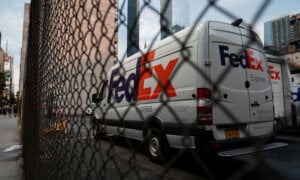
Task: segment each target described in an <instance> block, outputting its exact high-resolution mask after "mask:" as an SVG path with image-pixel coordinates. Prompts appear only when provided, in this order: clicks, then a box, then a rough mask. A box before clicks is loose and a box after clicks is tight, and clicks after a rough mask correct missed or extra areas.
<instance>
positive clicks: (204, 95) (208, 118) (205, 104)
mask: <svg viewBox="0 0 300 180" xmlns="http://www.w3.org/2000/svg"><path fill="white" fill-rule="evenodd" d="M211 104H212V103H211V90H210V89H208V88H198V89H197V122H198V124H199V125H212V106H211Z"/></svg>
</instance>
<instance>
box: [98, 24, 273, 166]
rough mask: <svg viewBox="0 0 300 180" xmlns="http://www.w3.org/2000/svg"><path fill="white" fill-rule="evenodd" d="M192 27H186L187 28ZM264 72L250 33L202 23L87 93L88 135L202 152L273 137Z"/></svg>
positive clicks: (158, 155)
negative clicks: (89, 98)
mask: <svg viewBox="0 0 300 180" xmlns="http://www.w3.org/2000/svg"><path fill="white" fill-rule="evenodd" d="M192 28H193V29H192ZM269 77H270V75H269V73H268V68H267V64H266V58H265V55H264V51H263V46H262V44H261V41H260V40H259V38H258V36H257V35H256V34H255V33H254V32H252V31H250V30H249V29H246V28H243V27H239V23H237V22H235V23H232V24H226V23H222V22H215V21H207V22H205V23H201V24H198V25H197V26H195V27H191V28H187V29H185V30H182V31H180V32H178V33H176V34H174V36H171V37H168V38H166V39H164V40H162V41H161V42H159V43H158V44H156V45H155V46H153V47H152V48H151V49H147V50H145V51H144V53H142V52H141V53H137V54H135V55H133V56H131V57H129V58H128V59H126V60H125V61H124V62H120V63H118V64H116V65H115V66H114V67H112V69H111V70H110V71H109V72H108V79H107V81H103V83H102V88H101V91H100V92H99V94H93V96H92V99H93V102H94V103H95V104H96V106H95V107H94V108H93V127H94V132H95V136H98V135H103V134H111V135H120V136H125V137H129V138H133V139H137V140H141V141H143V142H145V144H146V147H147V150H148V152H149V156H150V159H151V160H153V161H161V160H162V159H163V158H164V157H165V155H166V154H167V149H168V147H175V148H196V149H200V150H210V149H211V148H222V147H227V146H228V145H229V146H230V145H232V144H236V143H238V144H239V143H245V142H252V141H253V140H256V139H264V138H269V137H271V136H272V135H273V126H274V117H273V101H272V89H271V82H270V78H269Z"/></svg>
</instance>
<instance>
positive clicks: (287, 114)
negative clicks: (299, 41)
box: [266, 54, 293, 130]
mask: <svg viewBox="0 0 300 180" xmlns="http://www.w3.org/2000/svg"><path fill="white" fill-rule="evenodd" d="M266 57H267V60H268V67H269V71H270V78H271V84H272V91H273V101H274V102H273V103H274V119H275V121H276V124H277V125H276V127H277V129H278V130H280V129H281V128H283V127H287V126H292V125H293V122H292V97H291V93H292V92H291V78H290V77H291V75H290V70H289V65H288V62H287V61H286V60H285V59H283V58H282V57H280V56H274V55H270V54H266Z"/></svg>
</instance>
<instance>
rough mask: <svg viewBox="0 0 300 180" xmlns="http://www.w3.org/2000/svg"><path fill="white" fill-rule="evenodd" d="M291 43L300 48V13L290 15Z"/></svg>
mask: <svg viewBox="0 0 300 180" xmlns="http://www.w3.org/2000/svg"><path fill="white" fill-rule="evenodd" d="M289 44H290V45H292V46H293V47H294V48H295V49H296V50H300V14H295V15H291V16H290V21H289Z"/></svg>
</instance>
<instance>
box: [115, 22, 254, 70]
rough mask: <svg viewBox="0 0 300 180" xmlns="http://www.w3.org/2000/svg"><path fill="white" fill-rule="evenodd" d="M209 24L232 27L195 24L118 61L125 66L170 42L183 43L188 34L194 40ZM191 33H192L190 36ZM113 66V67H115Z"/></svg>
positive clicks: (205, 23)
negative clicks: (181, 41)
mask: <svg viewBox="0 0 300 180" xmlns="http://www.w3.org/2000/svg"><path fill="white" fill-rule="evenodd" d="M209 23H214V24H224V25H227V26H228V25H229V26H233V25H231V24H230V23H226V22H219V21H214V20H208V21H204V22H202V23H198V24H195V25H193V26H190V27H187V28H185V29H183V30H181V31H179V32H177V33H174V34H173V35H170V36H169V37H167V38H165V39H163V40H161V41H159V42H157V43H156V44H154V45H153V46H152V47H151V48H144V49H140V51H139V52H137V53H135V54H133V55H132V56H130V57H128V58H125V59H124V61H120V62H122V63H123V64H127V63H130V62H131V61H134V60H136V59H137V58H138V57H140V56H141V55H142V54H146V53H147V52H149V51H151V50H153V49H156V48H159V47H161V46H164V45H165V44H168V43H170V42H173V41H174V40H175V41H178V40H180V39H182V40H184V41H185V38H186V37H187V36H188V35H189V34H190V37H189V40H194V39H195V38H197V37H198V33H199V29H200V28H201V27H202V26H206V27H208V24H209ZM239 27H240V28H242V29H245V30H249V29H247V28H246V27H241V26H239ZM191 32H193V33H192V34H191ZM119 64H120V63H117V64H116V65H115V66H119ZM115 66H114V67H115Z"/></svg>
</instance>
